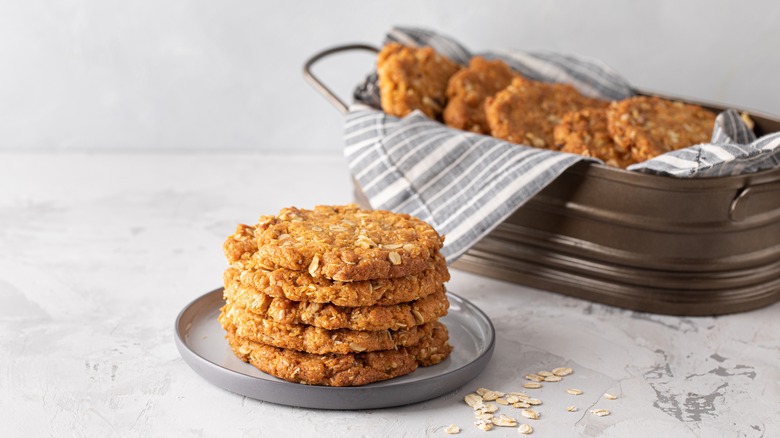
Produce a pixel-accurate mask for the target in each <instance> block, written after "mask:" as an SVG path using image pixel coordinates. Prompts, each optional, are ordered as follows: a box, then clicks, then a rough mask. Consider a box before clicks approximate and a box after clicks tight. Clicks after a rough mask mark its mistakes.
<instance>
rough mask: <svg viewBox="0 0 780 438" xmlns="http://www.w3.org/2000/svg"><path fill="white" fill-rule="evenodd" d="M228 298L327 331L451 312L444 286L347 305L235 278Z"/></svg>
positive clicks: (405, 322)
mask: <svg viewBox="0 0 780 438" xmlns="http://www.w3.org/2000/svg"><path fill="white" fill-rule="evenodd" d="M224 295H225V298H226V299H227V300H228V301H232V302H234V303H235V304H236V305H237V306H238V307H241V308H244V309H246V310H247V311H249V312H251V313H253V314H255V315H257V316H258V317H261V318H268V319H272V320H274V321H277V322H279V323H282V324H307V325H311V326H315V327H320V328H323V329H326V330H338V329H348V330H363V331H366V330H372V331H373V330H400V329H404V328H409V327H414V326H417V325H421V324H425V323H428V322H432V321H435V320H437V319H438V318H440V317H442V316H445V315H446V314H447V309H448V308H449V301H448V300H447V294H446V292H445V289H444V286H443V285H442V286H440V288H439V291H438V292H434V293H433V294H431V295H428V296H427V297H425V298H420V299H419V300H416V301H412V302H409V303H403V304H396V305H389V306H368V307H343V306H336V305H333V304H329V303H327V304H322V303H313V302H307V301H292V300H289V299H287V298H274V297H271V296H270V295H267V294H264V293H262V292H258V291H257V290H255V289H254V288H252V287H249V286H245V285H244V284H242V283H241V282H240V281H238V279H234V280H233V281H232V282H231V283H230V284H228V286H227V287H226V288H225V291H224Z"/></svg>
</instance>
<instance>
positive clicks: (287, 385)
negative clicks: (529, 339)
mask: <svg viewBox="0 0 780 438" xmlns="http://www.w3.org/2000/svg"><path fill="white" fill-rule="evenodd" d="M223 290H224V287H218V288H216V289H214V290H211V291H209V292H206V293H204V294H202V295H200V296H198V297H196V298H195V299H193V300H191V301H190V302H189V303H187V304H186V305H185V306H184V307H183V308H182V309H181V311H179V314H178V315H177V316H176V321H175V323H174V339H175V341H176V347H177V349H178V350H179V355H180V356H181V357H182V359H183V360H184V362H185V363H186V364H187V365H188V366H189V367H190V368H192V369H193V370H194V371H195V372H196V373H197V374H198V375H200V376H201V377H202V378H203V379H204V380H206V381H208V382H209V383H210V384H212V385H215V386H218V387H219V388H221V389H224V390H227V391H230V392H233V393H236V394H239V395H242V396H245V397H249V398H255V399H257V400H262V401H265V402H268V403H274V404H280V405H288V406H293V405H291V404H287V403H283V402H277V401H274V400H268V399H261V398H257V397H252V396H250V395H247V394H244V393H241V392H238V391H236V390H233V389H231V388H229V387H228V386H233V385H227V386H226V385H224V384H223V383H225V382H224V381H223V380H228V379H230V380H233V379H238V380H240V381H243V382H258V381H259V382H262V383H261V384H262V385H264V386H265V385H268V386H269V387H271V389H272V390H274V391H278V390H300V389H301V388H307V389H308V388H310V387H316V388H317V391H318V392H319V391H321V392H332V393H333V395H346V394H362V393H364V392H365V391H367V390H371V389H373V388H395V387H398V386H399V385H409V384H417V383H421V382H422V381H420V382H404V381H399V380H397V379H388V380H385V381H380V382H374V383H376V384H382V386H381V387H374V386H371V385H373V383H371V384H368V385H362V386H341V387H331V386H322V385H301V384H297V383H293V382H288V381H285V380H281V379H278V378H275V379H277V380H269V379H263V378H260V377H256V376H252V375H249V374H245V373H242V372H240V371H236V370H233V369H230V368H226V367H224V366H222V365H220V364H218V363H215V362H213V361H212V360H210V359H208V358H206V357H204V356H202V355H201V354H199V353H197V352H196V351H194V350H193V349H192V348H190V346H189V345H188V342H187V340H185V339H184V332H185V331H186V330H187V328H185V329H184V330H182V324H183V321H182V318H183V317H184V316H185V315H186V314H188V313H189V312H192V311H193V310H192V308H193V306H195V305H196V304H197V303H199V302H201V301H204V300H207V299H210V298H211V296H212V295H217V294H219V295H220V296H221V295H222V291H223ZM447 295H448V296H449V297H454V298H455V299H456V300H457V301H459V302H460V303H464V304H465V305H466V306H468V307H469V308H470V310H472V311H473V312H475V313H476V314H477V315H478V316H479V318H480V319H481V320H482V321H483V322H484V323H485V324H486V326H487V329H488V330H487V334H488V337H489V339H486V341H487V342H485V344H486V346H485V347H484V348H483V349H481V350H482V351H480V352H479V354H477V355H476V356H475V357H474V358H473V359H471V360H469V361H468V362H467V363H466V364H463V365H461V366H459V367H458V368H455V369H452V370H447V371H446V372H444V373H442V374H437V375H434V376H431V377H429V378H426V379H424V380H423V381H424V382H427V383H430V382H434V383H435V382H437V381H439V380H442V379H446V378H447V377H448V376H451V375H453V374H460V373H464V372H465V370H467V369H471V368H473V367H476V366H477V365H478V364H481V363H482V362H484V366H480V367H479V369H478V371H477V372H476V373H474V375H473V376H472V377H471V378H469V379H468V380H464V382H463V384H465V383H467V382H468V381H470V380H472V379H473V378H475V377H476V376H477V375H479V374H480V373H481V372H482V371H483V370H484V367H485V366H486V365H487V363H488V362H489V361H490V358H491V357H492V355H493V351H494V349H495V345H496V332H495V326H494V325H493V322H492V321H491V320H490V317H488V315H487V314H485V312H484V311H483V310H482V309H480V308H479V307H477V306H476V305H474V304H473V303H471V302H470V301H469V300H467V299H465V298H463V297H461V296H460V295H458V294H455V293H453V292H450V291H447ZM185 356H189V357H190V358H191V360H195V361H197V365H196V364H193V363H192V362H191V360H188V358H187V357H185ZM204 368H209V369H212V370H214V371H215V372H219V373H223V374H225V375H226V377H224V379H223V378H218V379H215V378H214V376H212V375H208V376H207V375H205V374H204ZM269 376H270V375H269ZM271 377H273V376H271ZM215 380H219V381H220V382H219V383H217V382H215ZM238 386H240V385H238ZM461 386H462V385H459V386H458V388H460V387H461ZM455 389H456V388H452V389H450V390H448V391H446V392H444V393H442V394H435V395H433V396H432V397H425V398H422V399H413V400H411V401H409V402H408V403H402V404H397V403H395V404H388V405H379V406H376V407H367V408H364V407H361V408H350V407H345V406H344V405H343V404H335V405H334V406H333V407H330V406H323V407H320V406H317V407H314V406H302V405H297V404H296V405H294V406H297V407H303V408H315V409H342V410H359V409H373V408H385V407H393V406H402V405H405V404H413V403H419V402H422V401H425V400H430V399H432V398H436V397H440V396H441V395H443V394H446V393H447V392H451V391H453V390H455Z"/></svg>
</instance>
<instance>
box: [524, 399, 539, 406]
mask: <svg viewBox="0 0 780 438" xmlns="http://www.w3.org/2000/svg"><path fill="white" fill-rule="evenodd" d="M526 403H528V404H529V405H534V406H539V405H540V404H542V401H541V400H539V399H538V398H529V399H528V400H526Z"/></svg>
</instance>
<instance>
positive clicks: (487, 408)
mask: <svg viewBox="0 0 780 438" xmlns="http://www.w3.org/2000/svg"><path fill="white" fill-rule="evenodd" d="M497 410H498V406H496V405H495V404H493V403H488V404H486V405H482V406H480V407H479V409H477V413H478V414H482V413H485V412H487V413H493V412H496V411H497Z"/></svg>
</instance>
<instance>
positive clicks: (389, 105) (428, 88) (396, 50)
mask: <svg viewBox="0 0 780 438" xmlns="http://www.w3.org/2000/svg"><path fill="white" fill-rule="evenodd" d="M459 68H460V66H459V65H458V64H456V63H454V62H452V61H450V60H449V59H447V58H446V57H444V56H441V55H440V54H438V53H436V51H434V50H433V49H432V48H430V47H422V48H414V47H407V46H403V45H401V44H398V43H389V44H387V45H385V46H384V48H382V50H381V51H380V52H379V55H378V57H377V74H378V76H379V95H380V99H381V103H382V110H384V112H386V113H388V114H391V115H394V116H398V117H403V116H405V115H407V114H409V113H410V112H412V111H414V110H416V109H419V110H420V111H422V112H423V113H425V115H427V116H428V117H430V118H431V119H433V120H438V119H439V118H440V116H441V113H442V111H443V110H444V106H445V105H446V103H447V93H446V92H447V81H448V80H449V79H450V76H452V75H453V73H455V72H456V71H458V69H459Z"/></svg>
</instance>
